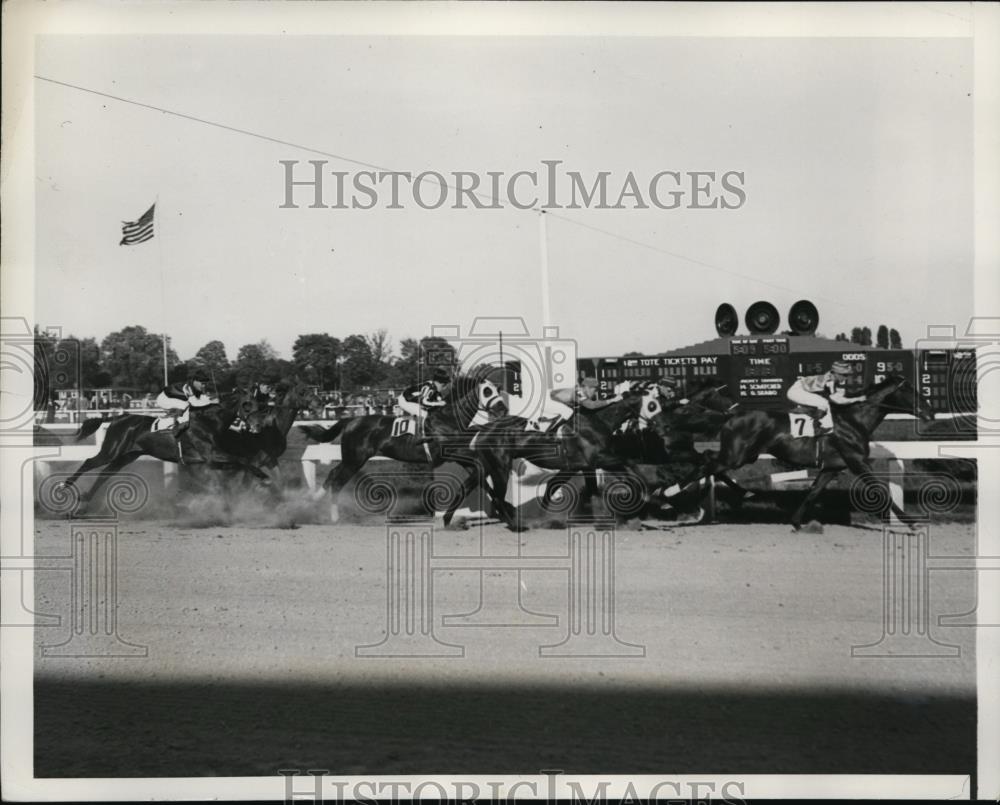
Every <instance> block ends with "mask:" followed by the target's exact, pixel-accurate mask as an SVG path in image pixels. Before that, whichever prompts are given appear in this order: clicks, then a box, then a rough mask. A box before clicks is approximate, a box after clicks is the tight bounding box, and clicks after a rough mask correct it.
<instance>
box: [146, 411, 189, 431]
mask: <svg viewBox="0 0 1000 805" xmlns="http://www.w3.org/2000/svg"><path fill="white" fill-rule="evenodd" d="M190 419H191V409H190V408H189V409H187V410H185V411H184V412H183V413H181V414H169V413H168V414H163V415H162V416H158V417H156V418H155V419H154V420H153V424H152V426H151V427H150V429H149V432H150V433H160V432H162V431H173V430H177V429H178V428H179V427H180V426H181V425H186V424H187V423H188V422H189V421H190Z"/></svg>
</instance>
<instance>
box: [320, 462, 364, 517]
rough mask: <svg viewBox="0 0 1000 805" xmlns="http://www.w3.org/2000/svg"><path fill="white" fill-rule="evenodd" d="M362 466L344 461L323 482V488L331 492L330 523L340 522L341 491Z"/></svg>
mask: <svg viewBox="0 0 1000 805" xmlns="http://www.w3.org/2000/svg"><path fill="white" fill-rule="evenodd" d="M361 467H362V465H361V464H354V463H353V462H350V461H348V460H347V459H344V460H343V461H341V462H340V463H339V464H338V465H337V466H336V467H334V468H333V469H332V470H330V474H329V475H327V476H326V480H325V481H324V482H323V488H324V489H327V490H329V492H330V521H331V522H333V523H336V522H337V521H338V520H340V506H339V504H338V500H339V498H340V491H341V490H342V489H343V488H344V487H345V486H347V483H348V482H349V481H350V480H351V478H353V477H354V476H355V475H357V474H358V471H359V470H360V469H361Z"/></svg>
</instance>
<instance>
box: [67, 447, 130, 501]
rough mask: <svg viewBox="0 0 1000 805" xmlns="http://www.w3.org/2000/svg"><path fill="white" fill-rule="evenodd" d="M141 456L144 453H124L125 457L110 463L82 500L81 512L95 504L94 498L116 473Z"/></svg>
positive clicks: (99, 474) (119, 457)
mask: <svg viewBox="0 0 1000 805" xmlns="http://www.w3.org/2000/svg"><path fill="white" fill-rule="evenodd" d="M141 455H142V453H141V452H140V451H137V450H136V451H133V452H129V453H124V454H123V455H120V456H118V457H116V458H115V459H113V460H112V461H110V462H109V463H108V464H107V465H106V466H105V468H104V470H102V471H101V472H100V473H98V475H97V480H96V481H94V485H93V486H91V487H90V490H89V491H88V492H87V495H86V497H82V498H80V506H81V508H80V510H79V511H83V507H85V506H89V505H90V504H91V503H92V502H93V500H94V497H95V496H96V495H97V493H98V491H99V490H100V489H101V487H102V486H104V485H105V484H106V483H107V482H108V481H110V480H111V478H112V477H113V476H114V475H115V473H117V472H118V471H119V470H120V469H122V467H126V466H128V465H129V464H131V463H132V462H133V461H135V460H136V459H137V458H139V456H141Z"/></svg>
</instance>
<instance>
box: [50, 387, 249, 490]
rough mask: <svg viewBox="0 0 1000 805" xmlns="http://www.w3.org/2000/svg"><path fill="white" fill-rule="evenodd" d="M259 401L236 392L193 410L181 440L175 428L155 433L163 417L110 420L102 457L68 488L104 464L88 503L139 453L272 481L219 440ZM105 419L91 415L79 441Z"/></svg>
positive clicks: (72, 479) (94, 458)
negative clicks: (244, 473)
mask: <svg viewBox="0 0 1000 805" xmlns="http://www.w3.org/2000/svg"><path fill="white" fill-rule="evenodd" d="M255 411H256V404H255V402H254V400H253V398H252V397H251V395H250V394H249V393H247V392H245V391H243V390H236V391H234V392H232V393H231V394H229V395H227V396H226V397H225V398H223V400H222V401H221V402H219V403H214V404H212V405H207V406H204V407H201V408H191V409H190V412H191V413H190V423H189V426H188V427H187V428H186V429H185V430H184V432H183V434H182V435H181V437H180V439H179V440H178V439H177V438H176V437H175V435H174V431H173V430H162V431H153V430H152V427H153V424H154V423H155V422H157V420H158V419H159V417H155V416H143V415H141V414H123V415H121V416H117V417H115V418H114V419H112V420H111V421H110V423H109V424H108V430H107V432H106V433H105V435H104V441H103V442H102V443H101V449H100V450H99V451H98V453H97V455H95V456H92V457H91V458H88V459H87V460H86V461H84V462H83V464H81V465H80V466H79V467H78V468H77V470H76V472H74V473H73V474H72V475H71V476H70V477H69V478H67V479H66V481H65V482H64V483H63V486H66V487H73V486H74V484H75V483H76V481H77V479H78V478H79V477H80V476H81V475H83V473H85V472H89V471H90V470H95V469H98V468H99V467H103V468H104V469H103V470H102V471H101V473H100V474H99V475H98V477H97V480H96V481H94V485H93V486H92V487H91V488H90V491H89V492H88V494H87V496H86V497H85V498H81V499H80V506H81V507H84V506H86V504H87V503H89V502H90V501H91V500H93V499H94V496H95V495H96V494H97V492H98V490H100V488H101V487H102V486H104V484H106V483H107V482H108V481H109V480H110V479H111V477H112V476H113V475H114V474H115V473H116V472H118V471H119V470H121V469H122V468H124V467H126V466H128V465H129V464H131V463H132V462H133V461H135V460H136V459H137V458H139V457H140V456H152V457H153V458H158V459H160V460H161V461H169V462H172V463H184V464H191V465H203V466H208V467H212V468H214V469H243V470H246V471H248V472H250V473H251V474H252V475H254V476H256V477H257V478H260V479H261V480H264V481H267V480H268V477H267V475H266V474H265V473H263V472H262V471H261V470H260V469H258V468H257V467H255V466H253V464H252V463H250V462H249V461H248V460H247V459H245V458H242V457H240V456H238V455H234V454H232V453H229V452H227V451H226V450H225V449H224V448H222V447H221V446H220V439H221V438H222V436H223V434H225V433H226V432H227V431H228V429H229V426H230V425H232V424H233V422H234V420H235V419H236V416H237V415H240V416H242V417H244V418H248V417H252V415H253V414H254V412H255ZM103 424H104V422H103V420H100V419H88V420H87V421H86V422H84V423H83V425H82V426H81V428H80V430H79V431H78V432H77V435H76V441H78V442H79V441H81V440H82V439H85V438H86V437H87V436H89V435H90V434H92V433H94V432H95V431H96V430H98V429H99V428H100V427H101V425H103Z"/></svg>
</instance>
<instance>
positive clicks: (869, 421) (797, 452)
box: [688, 375, 934, 531]
mask: <svg viewBox="0 0 1000 805" xmlns="http://www.w3.org/2000/svg"><path fill="white" fill-rule="evenodd" d="M864 394H865V399H864V400H863V401H861V402H855V403H851V404H847V405H840V404H837V403H836V402H834V401H832V400H831V401H830V410H831V413H832V414H833V424H834V429H833V432H832V433H831V434H829V435H826V436H821V437H819V439H820V440H821V442H820V444H819V445H817V438H816V437H814V436H798V437H795V436H793V435H792V433H791V425H790V420H789V415H788V413H787V412H781V411H759V410H756V411H747V412H745V413H740V414H737V415H735V416H734V417H733V418H732V419H730V420H729V421H728V422H727V423H726V424H725V425H724V426H723V427H722V430H721V431H720V432H719V450H718V452H717V453H714V452H711V451H706V461H705V464H704V466H703V467H702V468H701V469H700V470H699V471H698V473H697V477H695V478H689V479H688V482H693V481H696V480H697V481H700V480H701V478H707V477H710V476H712V475H721V474H722V473H724V472H725V471H727V470H735V469H738V468H739V467H743V466H745V465H747V464H751V463H753V462H754V461H756V460H757V458H758V457H759V456H760V455H761V454H762V453H770V454H771V455H772V456H774V457H775V458H776V459H778V461H780V462H781V463H783V464H786V465H788V466H791V467H800V468H804V467H818V468H819V474H818V475H817V477H816V480H815V481H814V482H813V485H812V487H810V489H809V493H808V494H807V495H806V497H805V499H804V500H803V501H802V503H801V505H800V506H799V508H798V509H797V510H796V511H795V513H794V514H793V515H792V526H793V527H794V529H795V530H796V531H798V530H799V529H800V528H801V526H802V520H803V517H804V515H805V513H806V511H807V510H808V507H809V506H810V505H811V504H812V503H813V501H815V500H816V498H817V496H818V495H819V494H820V492H822V491H823V489H824V487H826V485H827V484H828V483H830V481H831V480H833V478H835V477H836V476H837V475H839V474H840V473H841V472H842V471H843V470H845V469H848V470H850V471H851V472H853V473H854V474H855V475H856V476H857V478H858V481H859V483H860V484H861V485H862V487H863V489H864V491H865V493H866V494H867V495H874V496H875V497H873V498H872V499H874V500H883V501H886V508H891V509H892V511H893V513H894V514H895V515H896V516H897V517H898V518H899V519H900V520H901V521H903V522H904V523H907V524H912V522H913V520H912V518H910V517H909V516H908V515H906V514H905V513H904V512H903V511H902V510H901V509H900V508H899V506H897V505H896V504H895V503H894V502H893V501H892V498H891V497H890V496H889V495H888V493H887V492H886V491H885V490H884V488H883V487H882V486H881V485H880V484H879V483H878V482H877V481H876V480H875V478H874V477H873V475H872V469H871V465H870V463H869V454H870V450H871V436H872V433H873V432H874V431H875V429H876V428H877V427H878V426H879V424H880V423H881V422H882V420H883V419H885V417H886V414H889V413H892V412H897V413H907V414H914V415H915V416H917V417H919V418H920V420H921V421H924V422H928V421H931V420H933V419H934V414H933V412H932V411H931V410H930V409H929V408H928V407H927V405H926V404H925V403H924V402H923V400H922V399H921V398H920V396H919V395H918V394H917V391H916V389H915V388H914V387H913V384H912V383H910V382H909V381H908V380H907V379H906V378H904V377H901V376H899V375H890V376H888V377H887V378H886V379H885V380H883V381H881V382H880V383H876V384H874V385H872V386H870V387H869V388H867V389H865V392H864ZM734 485H735V484H734ZM873 487H874V488H873ZM737 488H738V489H740V490H741V491H743V492H745V491H746V490H742V488H740V487H738V486H737ZM884 513H885V509H883V514H884Z"/></svg>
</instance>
